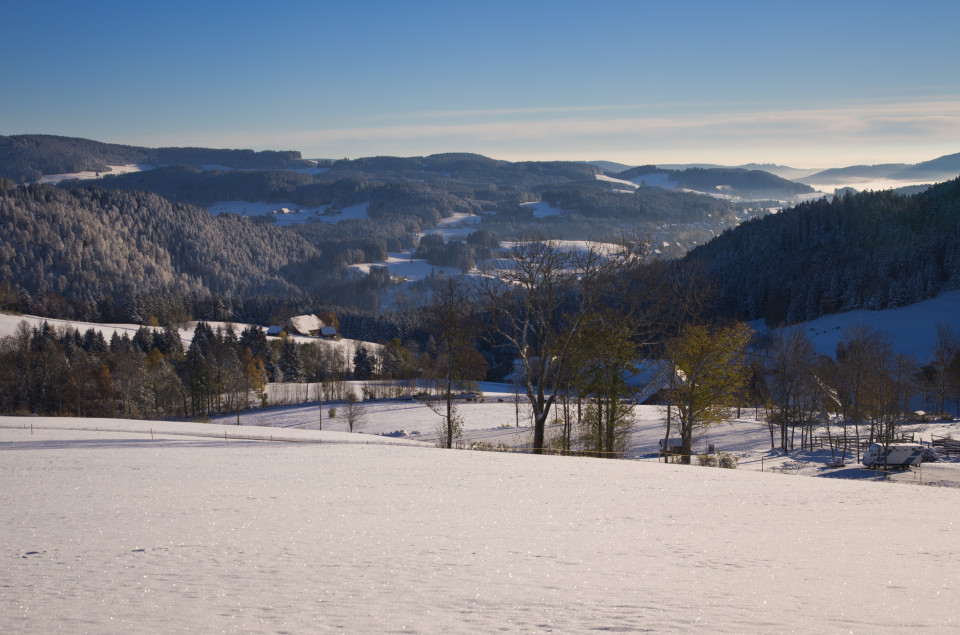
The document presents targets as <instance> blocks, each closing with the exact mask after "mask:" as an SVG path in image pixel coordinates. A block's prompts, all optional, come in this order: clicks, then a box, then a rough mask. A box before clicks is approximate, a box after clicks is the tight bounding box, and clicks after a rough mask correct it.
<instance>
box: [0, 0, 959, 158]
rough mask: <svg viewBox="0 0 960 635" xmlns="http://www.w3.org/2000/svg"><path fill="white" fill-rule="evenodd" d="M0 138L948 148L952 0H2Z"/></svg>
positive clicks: (734, 153) (351, 147)
mask: <svg viewBox="0 0 960 635" xmlns="http://www.w3.org/2000/svg"><path fill="white" fill-rule="evenodd" d="M2 14H3V16H4V22H5V23H6V28H5V29H4V31H5V32H4V36H3V38H0V59H2V60H3V61H4V64H3V66H4V73H3V85H4V88H3V90H0V134H3V135H10V134H22V133H47V134H60V135H67V136H78V137H86V138H92V139H98V140H102V141H111V142H117V143H126V144H134V145H147V146H169V145H199V146H209V147H231V148H234V147H236V148H255V149H295V150H301V151H302V152H303V153H304V156H307V157H326V158H340V157H359V156H371V155H402V156H410V155H422V154H430V153H435V152H454V151H457V152H478V153H481V154H485V155H488V156H492V157H496V158H501V159H508V160H525V159H529V160H535V159H536V160H539V159H574V160H577V159H580V160H593V159H606V160H611V161H619V162H622V163H628V164H643V163H680V162H713V163H725V164H737V163H744V162H749V161H756V162H772V163H781V164H787V165H793V166H796V167H830V166H837V165H849V164H855V163H883V162H916V161H922V160H926V159H931V158H935V157H937V156H941V155H944V154H952V153H955V152H960V45H958V43H957V37H956V30H957V25H958V24H960V3H957V2H948V1H942V2H941V1H937V2H933V1H924V0H919V1H914V2H896V3H894V2H884V1H882V0H879V1H878V0H874V1H872V2H842V1H836V0H835V1H834V2H769V1H767V2H716V1H713V2H699V1H689V2H685V3H672V2H660V3H653V2H617V1H608V2H604V3H587V2H584V1H582V0H581V1H579V2H565V1H562V0H558V1H554V2H523V1H522V0H514V1H513V2H499V1H488V2H484V3H461V2H451V1H447V2H399V1H397V2H364V1H352V2H325V1H314V2H302V3H301V2H284V3H278V4H277V5H276V6H273V5H271V6H268V5H267V4H266V3H263V2H240V1H237V2H231V3H204V2H196V3H179V2H167V1H164V2H155V3H140V2H90V3H76V2H62V3H61V2H45V3H26V2H17V3H14V2H10V1H4V2H3V12H2Z"/></svg>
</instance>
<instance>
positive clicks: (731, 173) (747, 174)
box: [616, 165, 814, 199]
mask: <svg viewBox="0 0 960 635" xmlns="http://www.w3.org/2000/svg"><path fill="white" fill-rule="evenodd" d="M651 175H661V176H664V177H666V178H667V179H668V180H669V181H671V182H673V183H676V184H677V185H676V187H678V188H681V189H688V190H694V191H697V192H704V193H711V194H716V193H717V192H728V193H731V194H736V195H738V196H742V197H744V198H751V199H761V198H774V199H778V198H783V199H787V198H791V197H795V196H797V195H801V194H810V193H811V192H813V191H814V190H813V188H812V187H810V186H809V185H804V184H802V183H795V182H793V181H788V180H787V179H784V178H781V177H779V176H777V175H775V174H771V173H769V172H764V171H763V170H747V169H743V168H725V167H717V168H687V169H686V170H667V169H663V168H658V167H656V166H653V165H641V166H638V167H635V168H630V169H629V170H625V171H623V172H620V173H619V174H617V175H616V177H617V178H618V179H623V180H625V181H633V182H634V183H640V182H641V181H642V180H643V179H644V177H647V178H648V180H650V176H651Z"/></svg>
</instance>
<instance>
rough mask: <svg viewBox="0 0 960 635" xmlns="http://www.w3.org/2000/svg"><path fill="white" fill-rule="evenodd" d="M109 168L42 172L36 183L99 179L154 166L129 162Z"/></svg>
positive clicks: (55, 183) (150, 168) (141, 170)
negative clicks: (100, 170) (65, 172)
mask: <svg viewBox="0 0 960 635" xmlns="http://www.w3.org/2000/svg"><path fill="white" fill-rule="evenodd" d="M107 167H108V168H110V170H109V171H107V172H97V171H94V170H88V171H84V172H70V173H68V174H44V175H43V176H42V177H40V180H39V181H37V183H40V184H41V185H57V184H58V183H60V182H62V181H67V180H72V179H76V180H78V181H89V180H91V179H99V178H102V177H104V176H106V175H108V174H114V175H116V174H130V173H132V172H144V171H146V170H152V169H153V168H154V166H152V165H147V164H143V163H129V164H127V165H108V166H107Z"/></svg>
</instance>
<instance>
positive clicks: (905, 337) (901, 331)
mask: <svg viewBox="0 0 960 635" xmlns="http://www.w3.org/2000/svg"><path fill="white" fill-rule="evenodd" d="M861 324H863V325H867V326H871V327H873V328H875V329H878V330H882V331H886V332H887V333H888V334H889V335H890V337H891V339H892V341H893V343H894V346H895V348H896V349H897V351H899V352H901V353H907V354H911V355H914V356H915V357H916V358H917V359H918V360H920V361H921V362H924V363H925V362H926V361H927V360H928V359H929V358H930V354H931V352H932V350H933V345H934V342H935V341H936V337H937V324H944V325H946V326H949V327H950V328H951V329H953V331H954V333H956V334H958V335H960V291H944V292H942V293H940V294H939V295H937V297H935V298H931V299H930V300H925V301H923V302H917V303H916V304H911V305H908V306H905V307H901V308H899V309H886V310H884V311H866V310H862V311H848V312H847V313H835V314H833V315H825V316H823V317H821V318H818V319H816V320H813V321H810V322H804V323H802V324H800V325H798V327H799V328H802V329H804V330H806V331H807V332H808V333H809V335H810V338H811V339H812V340H813V344H814V346H815V347H816V349H817V352H818V353H820V354H822V355H829V356H831V357H833V356H834V355H835V353H836V350H837V343H839V342H840V340H841V339H843V337H844V335H843V334H844V331H845V330H846V329H848V328H849V327H851V326H855V325H861ZM751 326H753V328H754V329H755V330H758V331H762V330H764V329H765V328H766V327H765V326H764V325H763V322H762V321H760V322H755V323H752V324H751Z"/></svg>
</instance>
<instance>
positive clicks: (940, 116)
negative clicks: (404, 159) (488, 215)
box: [191, 97, 960, 163]
mask: <svg viewBox="0 0 960 635" xmlns="http://www.w3.org/2000/svg"><path fill="white" fill-rule="evenodd" d="M630 110H633V111H636V110H638V109H636V108H632V107H629V106H610V107H602V106H590V107H577V108H563V107H556V108H553V107H545V108H513V109H511V108H507V109H495V110H476V111H437V112H436V113H433V115H431V114H430V113H418V114H417V115H415V116H414V117H412V118H411V119H413V120H409V119H408V120H407V121H405V122H403V123H389V122H387V123H384V124H381V125H370V126H350V127H343V128H337V127H329V128H322V129H307V130H295V131H290V130H285V131H275V132H258V133H253V134H246V133H236V134H230V135H216V134H214V135H211V136H210V138H208V139H203V140H202V141H204V142H206V143H210V144H212V145H219V146H223V145H229V146H233V147H258V148H277V147H284V148H295V149H301V150H304V151H305V152H306V153H307V155H308V156H334V157H335V156H363V155H370V154H416V153H421V152H425V151H454V150H455V151H471V152H484V153H487V154H491V155H493V156H499V157H507V158H508V157H510V156H513V157H517V158H520V156H522V157H523V158H544V157H545V156H547V155H551V154H552V156H554V157H555V158H563V157H562V156H560V154H559V152H561V151H564V150H567V156H569V155H570V153H571V152H575V153H577V154H578V155H579V156H580V157H583V156H587V155H592V156H601V155H604V154H606V155H607V156H614V155H617V156H621V157H622V156H625V153H628V152H630V151H631V150H632V153H633V155H634V156H636V155H637V154H638V152H640V151H645V152H647V154H651V153H654V152H655V153H657V156H656V158H657V159H658V160H661V161H665V160H667V159H666V157H667V156H668V155H669V156H670V157H671V158H673V159H678V158H679V156H680V154H683V156H688V157H696V160H707V157H717V156H718V155H721V156H722V155H723V153H726V155H728V156H731V157H732V156H735V155H737V154H738V153H741V154H742V153H743V152H747V151H750V152H752V153H753V155H752V156H751V157H750V160H760V159H763V158H766V160H769V159H778V158H780V157H783V159H781V160H788V159H789V157H791V156H800V154H807V155H809V156H810V157H812V158H813V157H816V156H817V154H816V152H817V151H819V152H820V156H821V157H822V158H821V159H820V160H819V161H818V163H823V162H824V161H826V160H829V159H832V158H834V157H833V156H827V157H823V156H822V155H823V154H826V153H831V152H832V153H833V154H836V152H837V151H839V149H842V148H848V149H850V148H854V147H871V148H886V149H895V148H896V147H897V146H904V144H909V145H911V146H913V147H914V148H915V149H916V152H914V154H917V153H921V155H922V156H919V157H917V159H916V160H921V159H924V158H931V157H929V156H925V153H927V152H929V151H932V150H931V149H932V148H934V147H945V146H950V145H951V144H952V147H953V148H956V149H954V150H951V151H953V152H955V151H957V150H960V97H957V98H952V99H950V98H939V99H932V100H915V101H902V102H864V103H847V104H841V105H837V106H832V107H819V108H817V107H809V108H802V107H798V108H782V109H772V108H771V109H755V110H743V111H740V112H736V113H731V112H721V111H718V110H712V109H710V108H709V107H708V108H704V109H702V110H701V111H699V112H684V113H682V114H661V115H656V116H646V115H632V116H625V114H624V112H622V111H630ZM616 111H621V112H616ZM535 115H542V116H535ZM450 118H457V119H459V121H450V120H449V119H450ZM197 142H198V140H197V138H196V136H193V137H192V138H191V143H193V144H196V143H197ZM921 148H922V149H921ZM518 155H519V156H518ZM760 155H762V156H760ZM835 158H836V160H838V161H843V159H841V158H840V157H835ZM907 158H909V157H907ZM714 160H715V159H714ZM731 160H733V159H731ZM831 162H832V161H831Z"/></svg>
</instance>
